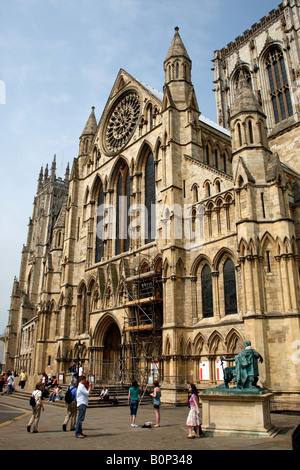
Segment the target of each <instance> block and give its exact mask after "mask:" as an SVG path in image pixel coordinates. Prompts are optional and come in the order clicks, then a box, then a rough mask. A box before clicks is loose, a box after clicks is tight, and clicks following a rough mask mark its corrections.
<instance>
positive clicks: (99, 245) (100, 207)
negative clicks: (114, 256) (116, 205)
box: [95, 185, 104, 263]
mask: <svg viewBox="0 0 300 470" xmlns="http://www.w3.org/2000/svg"><path fill="white" fill-rule="evenodd" d="M103 215H104V193H103V187H102V185H101V187H100V190H99V194H98V201H97V227H96V256H95V262H96V263H100V261H101V258H102V254H103V253H102V250H103V241H102V238H103Z"/></svg>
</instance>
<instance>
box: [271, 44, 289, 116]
mask: <svg viewBox="0 0 300 470" xmlns="http://www.w3.org/2000/svg"><path fill="white" fill-rule="evenodd" d="M265 64H266V70H267V74H268V78H269V85H270V95H271V102H272V106H273V112H274V119H275V123H276V124H278V123H279V122H281V121H284V120H285V119H287V118H289V117H290V116H292V115H293V106H292V101H291V94H290V88H289V82H288V78H287V73H286V66H285V62H284V57H283V52H282V50H281V49H280V48H279V47H276V46H275V47H272V48H271V49H269V51H268V54H267V56H266V62H265Z"/></svg>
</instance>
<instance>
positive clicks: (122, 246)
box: [115, 164, 131, 255]
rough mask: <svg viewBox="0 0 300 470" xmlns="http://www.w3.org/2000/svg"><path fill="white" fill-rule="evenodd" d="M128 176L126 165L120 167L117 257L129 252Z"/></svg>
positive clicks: (117, 203) (117, 207) (117, 209)
mask: <svg viewBox="0 0 300 470" xmlns="http://www.w3.org/2000/svg"><path fill="white" fill-rule="evenodd" d="M130 186H131V185H130V176H129V169H128V166H127V165H126V164H123V165H121V167H120V168H119V172H118V178H117V201H116V244H115V254H116V255H119V254H120V253H124V252H126V251H129V242H130V239H129V233H128V228H129V225H130V215H129V208H130Z"/></svg>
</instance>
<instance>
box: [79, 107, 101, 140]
mask: <svg viewBox="0 0 300 470" xmlns="http://www.w3.org/2000/svg"><path fill="white" fill-rule="evenodd" d="M97 127H98V126H97V121H96V116H95V107H94V106H92V112H91V114H90V117H89V118H88V120H87V123H86V125H85V128H84V129H83V131H82V134H81V137H83V136H86V135H95V133H96V130H97Z"/></svg>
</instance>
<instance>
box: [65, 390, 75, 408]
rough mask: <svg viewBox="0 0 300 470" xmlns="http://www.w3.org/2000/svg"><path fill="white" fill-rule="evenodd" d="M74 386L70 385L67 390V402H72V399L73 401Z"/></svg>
mask: <svg viewBox="0 0 300 470" xmlns="http://www.w3.org/2000/svg"><path fill="white" fill-rule="evenodd" d="M73 388H74V387H72V388H70V387H69V388H68V389H67V391H66V394H65V402H66V403H68V404H70V403H72V401H73V399H72V389H73Z"/></svg>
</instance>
